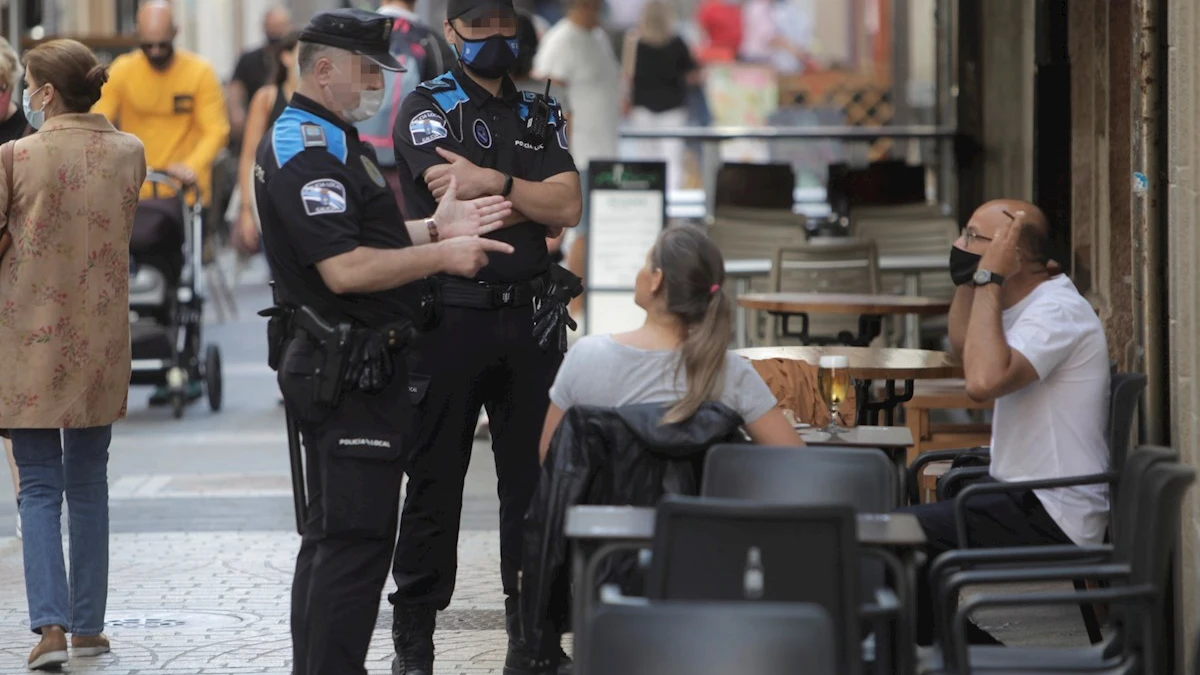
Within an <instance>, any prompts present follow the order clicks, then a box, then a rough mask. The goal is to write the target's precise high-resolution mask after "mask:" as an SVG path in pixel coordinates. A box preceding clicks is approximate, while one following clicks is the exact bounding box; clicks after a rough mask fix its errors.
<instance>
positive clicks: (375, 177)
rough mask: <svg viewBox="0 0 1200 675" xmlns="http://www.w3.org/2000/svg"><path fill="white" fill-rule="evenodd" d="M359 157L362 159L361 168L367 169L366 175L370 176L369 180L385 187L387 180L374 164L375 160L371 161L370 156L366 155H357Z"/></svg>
mask: <svg viewBox="0 0 1200 675" xmlns="http://www.w3.org/2000/svg"><path fill="white" fill-rule="evenodd" d="M359 159H361V160H362V163H363V168H364V169H366V170H367V175H368V176H370V177H371V181H372V182H374V183H375V184H376V185H378V186H379V187H387V180H385V179H384V177H383V173H382V172H380V170H379V167H377V166H375V162H372V161H371V158H370V157H367V156H366V155H359Z"/></svg>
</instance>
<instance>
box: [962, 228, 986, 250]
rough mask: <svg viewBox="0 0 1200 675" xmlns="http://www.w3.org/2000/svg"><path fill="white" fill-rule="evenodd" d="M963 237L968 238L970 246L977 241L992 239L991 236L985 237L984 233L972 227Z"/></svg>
mask: <svg viewBox="0 0 1200 675" xmlns="http://www.w3.org/2000/svg"><path fill="white" fill-rule="evenodd" d="M963 237H964V238H965V239H966V240H967V246H970V245H971V244H974V243H975V242H977V241H986V242H990V241H992V238H991V237H985V236H983V235H982V234H979V233H978V232H976V231H975V230H970V229H968V230H967V231H966V232H964V233H963Z"/></svg>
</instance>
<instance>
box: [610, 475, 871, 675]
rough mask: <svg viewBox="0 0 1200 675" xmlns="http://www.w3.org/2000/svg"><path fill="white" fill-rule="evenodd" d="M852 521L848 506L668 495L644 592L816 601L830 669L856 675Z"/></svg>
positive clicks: (665, 596) (657, 596)
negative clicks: (825, 617) (827, 626)
mask: <svg viewBox="0 0 1200 675" xmlns="http://www.w3.org/2000/svg"><path fill="white" fill-rule="evenodd" d="M855 528H856V517H855V514H854V511H853V510H852V509H851V508H850V507H847V506H841V507H836V506H823V507H813V506H786V505H772V504H761V503H752V502H746V501H742V500H719V499H705V498H694V497H693V498H689V497H677V496H670V497H667V498H664V499H663V501H662V502H661V503H660V504H659V506H658V512H657V522H656V524H655V534H654V547H653V562H652V564H651V566H650V572H649V575H648V577H647V580H646V581H647V584H646V586H647V588H646V596H647V597H648V598H649V599H650V601H651V603H653V602H654V601H657V600H672V601H677V600H705V601H711V600H731V601H738V600H740V601H746V600H753V601H763V602H773V603H775V602H782V603H815V604H818V605H820V606H822V607H824V608H825V610H826V611H828V612H829V614H830V616H831V618H832V625H833V635H834V637H835V639H836V644H837V650H836V651H837V653H838V654H837V666H838V668H837V671H838V672H839V673H846V674H847V675H858V674H859V673H860V672H861V670H862V647H861V643H860V641H859V639H858V636H859V618H860V615H859V607H858V575H857V574H855V573H853V572H851V571H850V570H853V569H854V568H855V567H856V565H857V561H858V543H857V536H856V529H855ZM594 652H595V646H594V645H590V646H589V648H588V653H589V654H591V653H594ZM742 672H746V671H744V670H743V671H742Z"/></svg>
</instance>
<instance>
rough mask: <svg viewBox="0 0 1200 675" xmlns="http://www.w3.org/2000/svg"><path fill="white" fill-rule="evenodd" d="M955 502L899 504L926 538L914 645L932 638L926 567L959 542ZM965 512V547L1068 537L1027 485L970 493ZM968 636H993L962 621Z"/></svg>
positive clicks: (988, 640)
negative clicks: (1006, 490) (1012, 489)
mask: <svg viewBox="0 0 1200 675" xmlns="http://www.w3.org/2000/svg"><path fill="white" fill-rule="evenodd" d="M954 504H955V502H954V501H953V500H948V501H944V502H937V503H935V504H921V505H919V506H910V507H907V508H903V509H900V511H902V512H907V513H911V514H913V515H915V516H916V517H917V519H918V520H920V521H921V528H922V529H924V530H925V536H926V538H928V540H929V541H928V543H927V544H926V548H925V554H926V555H927V556H928V560H927V562H926V564H925V566H924V568H923V569H920V570H918V571H917V644H919V645H930V644H933V640H934V634H935V629H934V620H933V596H932V593H931V589H930V583H929V567H930V565H932V563H933V561H934V560H935V559H936V558H937V557H938V556H939V555H941V554H943V553H945V552H947V551H953V550H955V549H957V548H959V542H958V533H957V530H956V525H955V517H954ZM965 515H966V520H967V538H968V539H969V544H970V548H1000V547H1006V546H1044V545H1050V544H1070V543H1072V542H1071V539H1070V538H1069V537H1068V536H1067V535H1066V534H1065V533H1064V532H1063V531H1062V529H1061V528H1059V526H1058V524H1057V523H1055V522H1054V519H1053V518H1051V517H1050V514H1049V513H1046V509H1045V508H1044V507H1043V506H1042V502H1041V500H1039V499H1038V498H1037V495H1035V494H1034V493H1033V492H1031V491H1022V492H1016V493H1011V492H1010V493H1004V494H991V495H980V496H978V497H972V498H971V499H970V500H968V501H967V508H966V512H965ZM967 639H968V641H969V642H971V643H972V644H996V643H997V641H996V640H995V638H993V637H992V636H991V635H989V634H988V633H987V632H986V631H984V630H983V629H981V628H979V627H978V626H975V625H974V624H968V626H967Z"/></svg>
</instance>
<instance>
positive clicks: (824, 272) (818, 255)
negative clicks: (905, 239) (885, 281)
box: [766, 237, 879, 345]
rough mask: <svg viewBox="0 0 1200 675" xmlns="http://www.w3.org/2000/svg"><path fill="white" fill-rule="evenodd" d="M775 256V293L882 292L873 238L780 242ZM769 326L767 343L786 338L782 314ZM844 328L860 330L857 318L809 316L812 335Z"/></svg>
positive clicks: (824, 333)
mask: <svg viewBox="0 0 1200 675" xmlns="http://www.w3.org/2000/svg"><path fill="white" fill-rule="evenodd" d="M772 258H773V262H772V266H771V290H772V291H773V292H776V293H851V294H861V295H875V294H877V293H879V260H878V256H877V255H876V251H875V243H874V242H871V241H865V240H861V239H845V238H840V237H839V238H829V239H821V240H813V241H811V242H809V243H807V244H804V245H803V246H781V247H779V249H778V250H776V251H775V254H774V256H773V257H772ZM797 323H798V322H792V324H793V325H796V324H797ZM769 329H770V330H769V332H768V333H767V336H766V339H767V344H769V345H774V344H777V343H778V342H779V341H780V340H785V339H786V338H785V337H784V336H783V319H782V317H777V316H774V317H771V321H770V322H769ZM841 331H849V332H850V333H852V334H853V333H857V332H858V319H857V318H856V317H853V316H833V315H825V316H810V317H809V325H808V333H809V335H814V336H834V335H837V334H838V333H839V332H841Z"/></svg>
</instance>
